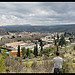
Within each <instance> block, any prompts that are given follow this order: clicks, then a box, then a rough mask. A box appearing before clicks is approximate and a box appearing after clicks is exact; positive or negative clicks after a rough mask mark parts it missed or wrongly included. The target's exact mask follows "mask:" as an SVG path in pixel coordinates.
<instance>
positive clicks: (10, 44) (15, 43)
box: [5, 41, 24, 46]
mask: <svg viewBox="0 0 75 75" xmlns="http://www.w3.org/2000/svg"><path fill="white" fill-rule="evenodd" d="M22 43H24V42H23V41H20V42H13V43H6V44H5V45H6V46H14V45H19V44H22Z"/></svg>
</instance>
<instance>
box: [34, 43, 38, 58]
mask: <svg viewBox="0 0 75 75" xmlns="http://www.w3.org/2000/svg"><path fill="white" fill-rule="evenodd" d="M34 55H35V57H37V56H38V48H37V43H36V46H34Z"/></svg>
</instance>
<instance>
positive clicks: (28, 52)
mask: <svg viewBox="0 0 75 75" xmlns="http://www.w3.org/2000/svg"><path fill="white" fill-rule="evenodd" d="M26 55H27V57H28V56H29V55H30V50H29V48H27V54H26Z"/></svg>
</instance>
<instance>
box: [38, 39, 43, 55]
mask: <svg viewBox="0 0 75 75" xmlns="http://www.w3.org/2000/svg"><path fill="white" fill-rule="evenodd" d="M39 42H40V46H41V50H40V53H41V56H42V52H43V43H42V40H41V39H40V40H39Z"/></svg>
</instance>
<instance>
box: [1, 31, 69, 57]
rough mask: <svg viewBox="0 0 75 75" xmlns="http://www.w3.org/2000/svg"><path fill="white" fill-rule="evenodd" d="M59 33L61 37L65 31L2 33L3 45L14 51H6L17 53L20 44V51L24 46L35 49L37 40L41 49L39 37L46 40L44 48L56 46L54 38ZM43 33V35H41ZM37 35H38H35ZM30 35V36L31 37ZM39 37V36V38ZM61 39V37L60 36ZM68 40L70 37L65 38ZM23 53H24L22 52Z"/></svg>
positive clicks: (10, 53)
mask: <svg viewBox="0 0 75 75" xmlns="http://www.w3.org/2000/svg"><path fill="white" fill-rule="evenodd" d="M57 34H58V35H59V37H60V36H61V35H62V34H64V33H57V32H55V33H40V32H16V33H11V32H8V35H3V36H2V35H0V41H1V43H2V44H1V46H2V47H5V48H8V49H11V50H12V51H10V52H8V51H7V52H6V53H9V55H10V56H11V55H14V56H16V55H17V50H18V45H20V51H22V50H21V49H22V48H23V47H25V48H26V49H27V48H29V49H30V50H32V51H33V50H34V46H36V44H35V42H37V46H38V50H39V51H40V49H41V47H40V42H39V41H38V39H41V40H42V41H43V42H44V46H43V49H45V48H48V47H54V38H55V39H57ZM40 35H42V36H40ZM35 36H36V37H35ZM29 37H30V38H29ZM37 37H38V38H37ZM59 39H60V38H59ZM65 40H66V41H67V42H70V40H69V38H65ZM21 54H22V53H21Z"/></svg>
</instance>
